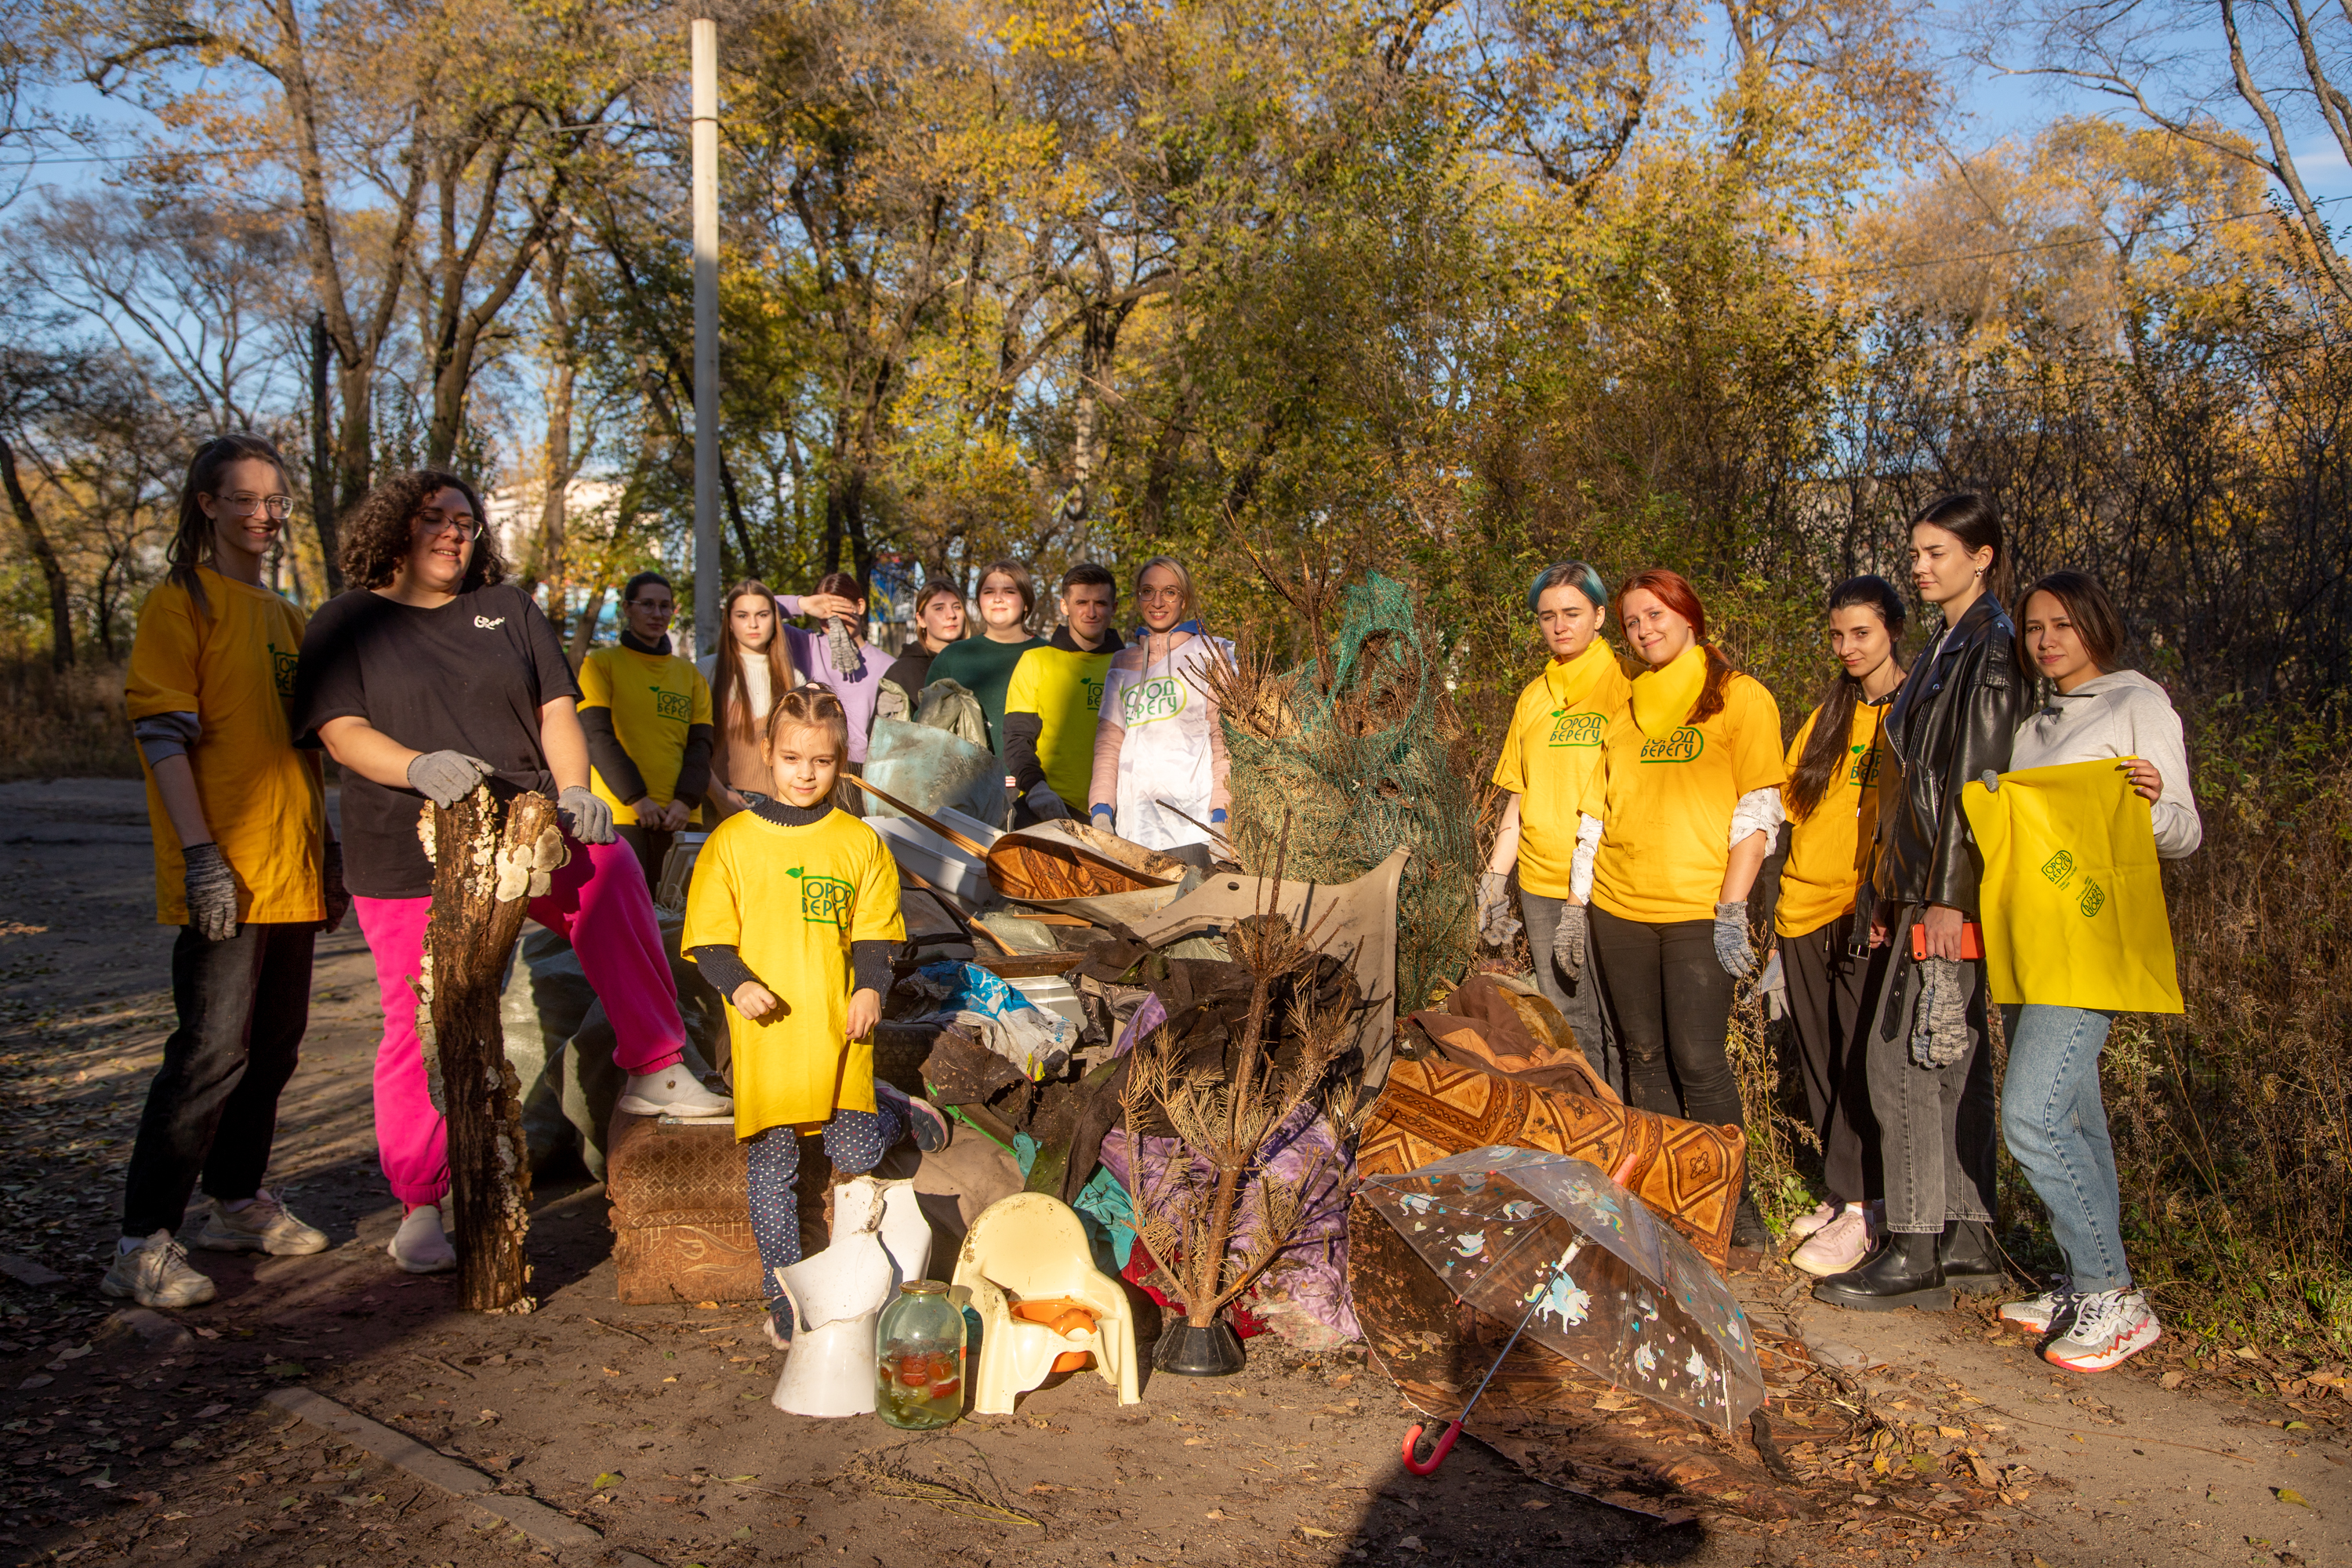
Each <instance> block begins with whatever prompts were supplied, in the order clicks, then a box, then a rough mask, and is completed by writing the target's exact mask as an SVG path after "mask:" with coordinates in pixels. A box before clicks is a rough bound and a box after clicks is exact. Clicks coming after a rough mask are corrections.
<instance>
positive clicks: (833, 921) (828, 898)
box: [680, 811, 907, 1138]
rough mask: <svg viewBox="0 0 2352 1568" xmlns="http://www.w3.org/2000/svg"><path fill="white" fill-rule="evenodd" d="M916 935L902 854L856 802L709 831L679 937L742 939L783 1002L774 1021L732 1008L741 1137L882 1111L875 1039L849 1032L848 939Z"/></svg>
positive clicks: (745, 815) (692, 945) (752, 817)
mask: <svg viewBox="0 0 2352 1568" xmlns="http://www.w3.org/2000/svg"><path fill="white" fill-rule="evenodd" d="M906 937H907V922H906V921H905V920H904V919H902V918H901V917H900V915H899V913H898V862H897V861H895V860H893V859H891V858H890V854H889V851H888V850H887V849H885V848H884V847H882V840H881V837H879V836H878V835H877V834H876V833H875V831H874V830H873V829H872V828H870V827H868V826H866V824H865V823H863V822H861V821H859V820H858V819H857V818H856V817H854V816H850V815H849V814H848V813H847V812H845V811H835V812H832V813H830V814H828V815H827V816H824V818H823V819H821V820H819V821H816V822H813V823H811V824H810V825H809V826H806V827H784V826H779V825H777V824H776V823H772V822H770V821H768V820H767V819H766V818H765V817H763V816H760V815H759V814H758V813H757V812H751V811H739V812H737V813H735V814H734V815H733V816H730V817H729V818H728V819H727V820H726V821H724V822H722V823H720V824H719V826H717V827H715V828H712V829H711V831H710V837H709V841H708V842H706V843H705V844H704V845H703V847H702V855H701V857H700V858H698V860H696V861H695V863H694V881H693V884H692V885H691V887H689V888H688V891H687V895H686V932H685V935H684V936H683V937H682V938H681V939H680V945H681V946H682V947H684V948H685V950H686V951H687V952H689V953H691V952H693V950H694V949H696V948H698V947H701V946H705V945H707V944H709V943H713V942H720V943H724V944H726V945H727V946H730V947H732V948H734V949H735V950H736V951H737V952H739V953H740V954H741V955H742V959H743V962H744V963H745V964H746V965H748V966H749V967H750V969H751V973H754V974H756V975H758V976H759V977H760V984H762V985H765V986H766V987H767V988H768V989H769V990H771V991H772V992H774V993H775V994H776V995H777V997H778V998H779V999H780V1000H781V1001H782V1003H783V1010H782V1012H780V1013H777V1014H775V1015H772V1016H770V1017H769V1018H768V1019H767V1021H765V1022H764V1023H753V1022H752V1021H751V1019H749V1018H746V1017H745V1016H743V1015H742V1014H740V1013H738V1012H737V1011H735V1009H734V1008H733V1007H732V1006H730V1007H729V1008H728V1009H727V1033H728V1038H729V1040H730V1042H732V1044H733V1046H734V1050H735V1136H736V1137H738V1138H750V1137H752V1136H753V1135H755V1134H757V1133H760V1132H762V1131H766V1130H767V1129H769V1128H771V1127H787V1126H793V1127H806V1126H809V1125H811V1124H812V1123H815V1122H820V1121H828V1120H830V1119H831V1117H832V1115H833V1113H834V1112H835V1110H873V1109H874V1042H873V1040H872V1039H871V1038H867V1039H863V1040H850V1039H846V1038H845V1031H846V1028H847V1021H848V1015H849V996H850V990H851V986H852V983H853V980H854V973H853V972H852V970H851V967H850V956H849V944H850V943H851V942H904V941H905V940H906Z"/></svg>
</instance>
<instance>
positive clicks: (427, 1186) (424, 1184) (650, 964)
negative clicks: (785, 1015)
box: [352, 838, 686, 1205]
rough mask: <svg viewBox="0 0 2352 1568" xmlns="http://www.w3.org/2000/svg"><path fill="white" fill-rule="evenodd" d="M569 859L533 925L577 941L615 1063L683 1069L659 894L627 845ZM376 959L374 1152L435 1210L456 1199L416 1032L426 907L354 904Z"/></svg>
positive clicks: (575, 846) (399, 1187)
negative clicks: (609, 1029) (378, 1029)
mask: <svg viewBox="0 0 2352 1568" xmlns="http://www.w3.org/2000/svg"><path fill="white" fill-rule="evenodd" d="M566 842H567V843H568V844H569V846H570V847H571V849H572V859H571V861H570V863H569V864H567V865H566V866H565V867H564V868H563V869H562V870H560V871H558V872H556V873H555V876H554V878H553V886H551V887H550V888H549V889H548V890H547V893H546V896H545V897H543V898H537V899H533V900H531V901H530V918H531V919H533V920H535V921H538V922H539V923H540V924H541V925H543V926H545V927H547V928H548V929H549V930H550V931H554V932H555V933H557V934H558V935H559V936H562V937H565V938H567V939H569V940H570V942H571V943H572V948H573V949H574V950H575V951H576V952H578V953H579V954H580V967H581V969H582V971H583V973H585V974H586V975H587V977H588V984H590V985H592V986H593V987H595V991H596V996H597V999H598V1000H600V1001H602V1002H603V1003H604V1012H605V1016H608V1017H610V1018H611V1019H612V1021H613V1034H614V1041H615V1043H614V1049H613V1060H614V1062H615V1063H616V1064H617V1065H618V1066H619V1067H620V1068H621V1069H622V1070H623V1071H625V1072H632V1073H640V1072H654V1071H656V1070H658V1069H660V1068H666V1067H667V1066H669V1065H670V1064H671V1063H673V1062H675V1061H677V1059H678V1058H679V1056H680V1055H681V1047H683V1046H684V1045H685V1043H686V1026H685V1025H684V1024H683V1023H681V1022H680V1021H679V1019H678V1016H677V981H676V980H675V979H673V978H672V977H671V974H670V969H669V956H668V954H667V952H664V951H663V949H662V940H661V928H660V927H659V926H658V925H656V923H655V921H654V900H653V895H652V893H651V892H649V891H648V890H647V889H646V874H645V873H644V872H643V871H642V870H640V869H638V867H637V857H636V852H635V850H633V849H631V848H630V847H628V846H627V845H625V844H582V843H581V842H580V841H579V840H578V839H576V838H567V839H566ZM352 909H353V910H355V911H356V912H357V913H358V915H359V917H360V931H362V933H363V934H364V935H365V936H366V937H367V944H368V951H369V952H371V953H373V955H374V957H375V983H376V990H377V993H378V994H379V995H380V996H381V997H382V998H383V1043H382V1044H380V1045H378V1046H377V1047H376V1053H375V1143H376V1151H377V1153H378V1155H379V1156H380V1157H381V1158H382V1160H383V1173H384V1176H385V1177H386V1179H388V1180H389V1181H390V1182H391V1183H392V1194H393V1196H394V1197H396V1198H398V1199H399V1200H400V1201H401V1202H402V1203H404V1204H409V1205H416V1204H437V1203H439V1202H440V1201H441V1200H442V1198H443V1197H445V1196H446V1195H447V1194H448V1191H449V1129H448V1127H447V1125H446V1123H445V1122H444V1121H442V1120H441V1113H440V1112H439V1111H437V1110H434V1109H433V1100H432V1098H431V1097H430V1096H429V1095H428V1094H427V1093H426V1092H425V1047H424V1043H423V1041H421V1040H420V1039H418V1038H417V1035H416V993H415V991H414V990H412V989H410V987H409V982H410V981H412V980H414V979H415V978H416V976H417V975H418V974H419V973H421V972H422V970H423V960H424V953H425V917H426V916H427V915H428V914H430V913H431V912H432V909H433V900H431V899H429V898H426V899H363V898H355V899H353V900H352Z"/></svg>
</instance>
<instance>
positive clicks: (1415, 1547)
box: [1397, 1535, 1421, 1552]
mask: <svg viewBox="0 0 2352 1568" xmlns="http://www.w3.org/2000/svg"><path fill="white" fill-rule="evenodd" d="M1397 1550H1398V1551H1399V1552H1418V1551H1420V1550H1421V1537H1420V1536H1418V1535H1408V1536H1406V1537H1404V1538H1403V1539H1402V1540H1401V1541H1399V1542H1397Z"/></svg>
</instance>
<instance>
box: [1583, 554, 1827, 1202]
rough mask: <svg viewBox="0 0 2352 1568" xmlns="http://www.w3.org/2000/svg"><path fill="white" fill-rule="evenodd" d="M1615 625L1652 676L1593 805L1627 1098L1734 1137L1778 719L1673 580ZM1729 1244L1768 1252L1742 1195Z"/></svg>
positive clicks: (1626, 599)
mask: <svg viewBox="0 0 2352 1568" xmlns="http://www.w3.org/2000/svg"><path fill="white" fill-rule="evenodd" d="M1617 613H1618V615H1619V616H1621V617H1622V619H1623V621H1624V625H1625V640H1626V642H1627V643H1629V644H1630V645H1631V646H1632V647H1633V651H1634V652H1635V653H1636V654H1637V655H1639V656H1640V658H1641V659H1642V662H1643V663H1644V664H1645V665H1647V666H1649V668H1648V669H1646V670H1645V671H1643V673H1642V674H1641V675H1638V676H1636V677H1635V678H1634V679H1633V693H1632V696H1631V697H1630V698H1629V699H1628V700H1627V701H1626V703H1625V705H1624V707H1622V709H1620V710H1618V712H1617V715H1616V717H1615V719H1614V720H1613V721H1612V723H1611V725H1610V727H1609V736H1608V740H1607V742H1605V743H1604V745H1603V746H1602V765H1601V771H1600V772H1599V773H1597V774H1596V775H1595V777H1594V781H1593V784H1591V786H1590V787H1588V789H1587V790H1586V793H1585V800H1586V802H1587V804H1586V805H1585V810H1586V812H1587V813H1589V814H1591V815H1592V816H1598V817H1599V818H1600V819H1601V824H1602V826H1601V845H1600V848H1599V850H1598V851H1597V852H1596V854H1595V855H1594V857H1593V863H1592V904H1593V908H1592V913H1591V925H1592V950H1593V955H1594V957H1595V958H1596V959H1598V960H1599V962H1600V965H1601V988H1602V991H1603V992H1604V994H1606V995H1607V996H1608V998H1609V1007H1610V1011H1611V1013H1612V1015H1613V1016H1615V1018H1616V1021H1617V1031H1618V1037H1619V1038H1620V1040H1621V1041H1622V1044H1623V1047H1624V1052H1625V1076H1626V1078H1627V1079H1628V1080H1629V1088H1630V1089H1631V1090H1632V1092H1631V1093H1630V1094H1629V1095H1628V1096H1627V1098H1628V1099H1629V1100H1632V1101H1633V1104H1634V1105H1635V1106H1637V1107H1639V1108H1640V1109H1642V1110H1655V1111H1662V1112H1664V1114H1666V1115H1669V1116H1680V1117H1683V1118H1685V1119H1686V1120H1688V1121H1700V1122H1706V1123H1709V1124H1712V1125H1716V1126H1724V1125H1735V1126H1736V1125H1738V1124H1739V1123H1740V1122H1741V1121H1742V1120H1743V1118H1742V1114H1741V1109H1740V1103H1739V1086H1738V1083H1737V1082H1736V1081H1735V1080H1734V1079H1733V1078H1732V1075H1731V1064H1730V1062H1729V1060H1728V1058H1727V1057H1726V1055H1725V1052H1724V1033H1725V1028H1726V1026H1727V1023H1728V1021H1729V1019H1730V1016H1731V996H1732V986H1733V983H1734V982H1735V981H1736V980H1737V979H1738V977H1739V976H1741V975H1744V974H1746V973H1748V972H1749V971H1750V970H1751V969H1753V968H1754V967H1755V965H1756V952H1755V949H1754V947H1753V945H1752V944H1751V943H1750V942H1749V940H1748V889H1750V888H1752V887H1754V886H1755V883H1756V875H1757V873H1758V872H1759V870H1760V869H1762V868H1763V865H1764V857H1765V856H1766V855H1767V854H1768V853H1769V852H1770V850H1771V847H1772V839H1773V837H1774V835H1775V834H1776V833H1777V832H1778V831H1779V829H1780V820H1781V816H1780V784H1781V783H1782V782H1783V781H1784V780H1785V779H1786V777H1787V776H1788V775H1787V770H1786V769H1785V768H1783V767H1782V765H1781V762H1780V709H1779V707H1777V706H1776V705H1775V704H1774V703H1773V701H1772V694H1771V693H1770V692H1769V691H1767V690H1765V689H1764V687H1763V685H1762V683H1760V682H1759V681H1757V680H1754V679H1750V678H1749V677H1748V676H1745V675H1742V674H1740V673H1738V671H1736V670H1734V669H1733V668H1731V666H1730V664H1729V663H1728V662H1727V661H1726V660H1725V658H1724V657H1723V655H1722V654H1720V653H1718V652H1717V651H1716V649H1715V648H1714V647H1711V646H1710V645H1709V644H1708V642H1707V640H1706V610H1705V609H1704V608H1703V607H1702V606H1701V605H1700V604H1699V602H1698V595H1696V593H1694V592H1692V590H1691V585H1690V584H1688V583H1687V582H1685V581H1684V579H1683V578H1682V576H1681V575H1680V574H1678V573H1674V572H1669V571H1665V570H1664V569H1663V568H1653V569H1651V570H1650V571H1647V572H1643V573H1640V574H1637V575H1635V576H1634V577H1633V579H1632V580H1631V581H1629V582H1628V583H1626V584H1625V585H1624V586H1623V587H1622V588H1621V589H1619V590H1618V592H1617ZM1677 1088H1679V1093H1678V1092H1677ZM1731 1240H1732V1245H1733V1246H1735V1247H1768V1246H1769V1245H1770V1243H1771V1237H1770V1236H1769V1233H1768V1232H1767V1231H1766V1230H1765V1229H1764V1224H1763V1221H1762V1220H1760V1219H1759V1218H1758V1217H1757V1215H1756V1210H1755V1207H1754V1205H1752V1204H1750V1203H1749V1202H1748V1198H1747V1196H1746V1194H1741V1197H1740V1200H1739V1208H1738V1215H1737V1216H1736V1217H1735V1218H1734V1220H1733V1222H1732V1231H1731Z"/></svg>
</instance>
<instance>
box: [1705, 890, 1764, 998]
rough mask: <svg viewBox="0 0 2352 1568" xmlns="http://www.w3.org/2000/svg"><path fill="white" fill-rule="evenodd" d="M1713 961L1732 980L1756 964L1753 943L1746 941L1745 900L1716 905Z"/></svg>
mask: <svg viewBox="0 0 2352 1568" xmlns="http://www.w3.org/2000/svg"><path fill="white" fill-rule="evenodd" d="M1715 961H1716V962H1717V963H1720V964H1721V965H1723V972H1724V973H1726V974H1728V975H1730V976H1731V977H1732V978H1733V979H1734V980H1741V979H1745V978H1746V977H1747V976H1748V973H1749V972H1750V971H1752V970H1754V969H1755V967H1756V944H1755V943H1753V942H1749V941H1748V900H1746V899H1742V900H1739V901H1738V903H1736V904H1717V905H1716V906H1715Z"/></svg>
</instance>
